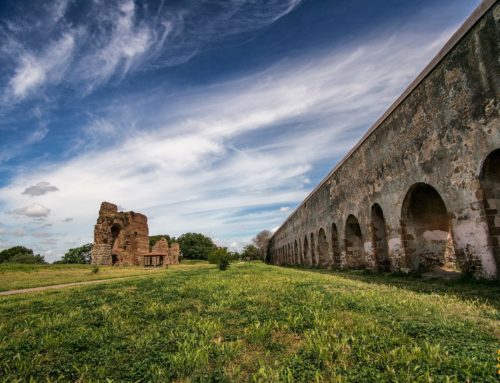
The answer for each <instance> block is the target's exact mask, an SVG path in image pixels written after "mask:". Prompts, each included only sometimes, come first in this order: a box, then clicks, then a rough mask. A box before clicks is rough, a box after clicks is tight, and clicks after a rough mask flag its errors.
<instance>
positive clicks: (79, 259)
mask: <svg viewBox="0 0 500 383" xmlns="http://www.w3.org/2000/svg"><path fill="white" fill-rule="evenodd" d="M91 258H92V244H91V243H87V244H86V245H83V246H80V247H76V248H74V249H69V250H68V252H67V253H66V254H64V256H63V257H62V259H61V261H60V262H57V263H79V264H86V263H90V260H91Z"/></svg>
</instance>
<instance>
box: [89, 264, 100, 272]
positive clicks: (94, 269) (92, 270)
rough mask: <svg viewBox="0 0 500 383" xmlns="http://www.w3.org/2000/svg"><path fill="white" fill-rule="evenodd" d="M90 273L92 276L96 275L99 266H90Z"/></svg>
mask: <svg viewBox="0 0 500 383" xmlns="http://www.w3.org/2000/svg"><path fill="white" fill-rule="evenodd" d="M90 272H91V273H92V274H97V273H98V272H99V266H97V265H92V269H90Z"/></svg>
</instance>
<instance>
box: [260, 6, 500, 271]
mask: <svg viewBox="0 0 500 383" xmlns="http://www.w3.org/2000/svg"><path fill="white" fill-rule="evenodd" d="M499 19H500V5H498V4H497V2H496V1H495V0H485V1H483V2H482V3H481V5H480V6H479V7H478V8H477V9H476V10H475V11H474V13H473V14H472V15H471V16H470V17H469V19H468V20H467V21H466V22H465V23H464V25H462V26H461V27H460V28H459V30H458V31H457V32H456V33H455V34H454V35H453V36H452V37H451V39H450V41H448V43H447V44H446V45H445V47H444V48H443V49H442V50H441V51H440V52H439V53H438V55H437V56H436V57H435V58H434V59H433V60H432V61H431V63H430V64H429V65H428V66H427V67H426V68H425V69H424V70H423V72H422V73H421V74H420V75H419V76H418V77H417V78H416V79H415V80H414V81H413V83H412V84H410V86H409V87H408V89H407V90H406V91H405V92H404V93H403V94H402V95H401V96H400V97H399V99H398V100H397V101H396V102H395V103H394V104H393V105H392V106H391V107H390V108H389V109H388V110H387V112H386V113H385V114H384V115H383V116H382V117H381V118H380V119H379V120H378V121H377V122H376V123H375V124H374V125H373V126H372V127H371V129H370V130H368V132H367V133H366V134H365V135H364V137H363V138H362V139H361V140H360V142H359V143H358V144H357V145H356V146H355V147H354V148H353V149H352V150H351V151H350V152H349V153H348V154H347V155H346V157H345V158H344V159H343V160H342V161H340V163H339V164H337V166H336V167H335V168H334V169H333V170H332V171H331V172H330V173H329V174H328V175H327V176H326V177H325V178H324V179H323V181H322V182H321V183H320V184H319V185H318V186H317V187H316V188H315V189H314V190H313V191H312V192H311V193H310V194H309V196H308V197H307V198H306V199H305V200H304V201H303V202H302V203H301V204H300V206H299V207H298V208H297V209H296V210H295V211H294V212H293V213H292V214H291V215H290V216H289V217H288V219H287V220H286V221H285V222H284V223H283V224H282V225H281V227H280V228H279V229H278V230H277V231H276V232H275V233H274V235H273V236H272V237H271V239H270V241H269V248H268V260H269V261H270V262H271V263H274V264H277V265H285V264H290V265H294V264H300V265H304V266H314V267H333V268H369V269H376V270H383V271H398V270H403V271H417V270H425V269H429V268H435V267H442V268H447V269H455V270H459V271H462V272H467V273H472V274H474V275H476V276H477V277H484V278H497V277H500V120H499V105H498V95H499V90H500V86H499V85H500V76H499V75H498V74H499V73H500V59H499V49H500V41H499V40H500V31H499Z"/></svg>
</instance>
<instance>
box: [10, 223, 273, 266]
mask: <svg viewBox="0 0 500 383" xmlns="http://www.w3.org/2000/svg"><path fill="white" fill-rule="evenodd" d="M270 236H271V232H270V231H269V230H263V231H261V232H259V233H258V234H257V235H256V236H255V237H254V238H253V240H252V243H250V244H248V245H246V246H245V247H244V248H243V250H242V251H241V253H238V252H236V251H231V250H228V249H227V248H226V247H220V246H217V245H216V244H215V243H214V242H213V240H212V239H211V238H210V237H207V236H206V235H204V234H201V233H185V234H182V235H181V236H180V237H178V238H175V237H171V236H169V235H168V234H164V235H154V236H150V237H149V245H150V247H152V246H153V245H154V244H155V243H156V241H158V240H159V239H160V238H162V237H165V238H166V239H167V241H168V242H169V243H172V242H177V243H179V247H180V251H181V259H202V260H207V261H209V262H212V263H217V262H216V259H217V260H220V259H227V260H228V261H233V260H245V261H251V260H258V259H260V260H262V261H264V260H265V258H266V252H267V242H268V240H269V238H270ZM91 257H92V244H91V243H87V244H85V245H83V246H80V247H76V248H72V249H69V250H68V251H67V252H66V254H64V256H63V257H62V259H61V260H59V261H55V262H54V263H58V264H61V263H62V264H64V263H70V264H88V263H90V261H91ZM0 263H31V264H46V263H47V262H46V261H45V258H44V257H43V256H42V255H40V254H36V255H35V254H34V252H33V250H32V249H29V248H26V247H24V246H14V247H11V248H9V249H5V250H3V251H0Z"/></svg>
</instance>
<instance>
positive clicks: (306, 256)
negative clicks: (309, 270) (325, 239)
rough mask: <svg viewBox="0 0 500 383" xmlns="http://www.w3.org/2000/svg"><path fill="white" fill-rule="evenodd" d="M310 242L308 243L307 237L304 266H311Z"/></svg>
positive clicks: (305, 240) (305, 239) (305, 238)
mask: <svg viewBox="0 0 500 383" xmlns="http://www.w3.org/2000/svg"><path fill="white" fill-rule="evenodd" d="M309 256H310V255H309V242H308V241H307V235H306V236H305V237H304V263H303V265H309V264H310V261H309Z"/></svg>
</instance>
